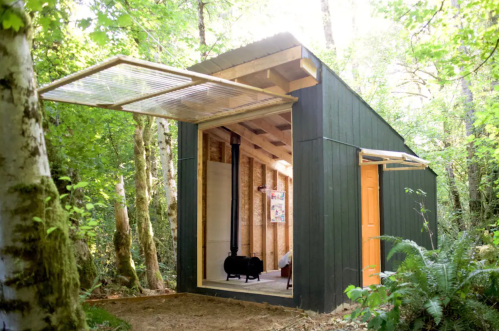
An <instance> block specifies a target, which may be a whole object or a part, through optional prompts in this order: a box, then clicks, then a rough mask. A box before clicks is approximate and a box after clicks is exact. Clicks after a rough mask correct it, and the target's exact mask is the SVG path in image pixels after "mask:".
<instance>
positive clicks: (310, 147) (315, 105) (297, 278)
mask: <svg viewBox="0 0 499 331" xmlns="http://www.w3.org/2000/svg"><path fill="white" fill-rule="evenodd" d="M293 96H296V97H298V101H297V102H296V103H295V104H294V105H293V114H292V115H293V174H294V175H293V194H294V196H293V217H294V220H295V222H294V224H293V242H294V243H295V245H293V297H294V303H295V305H296V306H297V307H301V308H303V309H310V310H314V311H324V307H325V297H326V296H325V293H324V288H325V277H326V274H325V270H324V268H325V265H324V259H325V256H324V234H325V233H326V231H325V229H324V225H325V224H324V207H323V202H324V199H323V198H322V196H323V194H322V192H323V187H324V181H323V174H324V161H323V159H322V157H323V153H322V150H323V139H322V87H321V85H320V84H319V85H316V86H313V87H310V88H306V89H302V90H299V91H295V92H293Z"/></svg>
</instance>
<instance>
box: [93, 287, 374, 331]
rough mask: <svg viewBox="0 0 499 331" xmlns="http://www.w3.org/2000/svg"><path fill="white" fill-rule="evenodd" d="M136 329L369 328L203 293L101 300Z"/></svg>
mask: <svg viewBox="0 0 499 331" xmlns="http://www.w3.org/2000/svg"><path fill="white" fill-rule="evenodd" d="M98 305H99V306H102V307H103V308H105V309H106V310H108V311H109V312H111V313H112V314H114V315H116V316H118V317H119V318H121V319H123V320H125V321H127V322H128V323H130V324H131V325H132V329H133V330H140V331H153V330H155V331H156V330H157V331H163V330H193V331H198V330H199V331H200V330H203V331H209V330H217V331H218V330H238V331H245V330H247V331H250V330H251V331H255V330H366V328H364V326H361V325H357V324H355V323H347V322H345V321H344V320H343V318H342V315H343V314H346V313H348V312H346V311H345V312H342V313H341V314H339V313H336V314H316V313H313V312H305V311H301V310H295V309H289V308H285V307H277V306H271V305H265V304H253V303H247V302H243V301H236V300H230V299H221V298H214V297H208V296H200V295H182V296H178V297H168V298H165V297H163V298H161V297H159V298H147V299H144V300H142V301H138V302H130V301H120V300H117V301H108V302H105V303H99V304H98Z"/></svg>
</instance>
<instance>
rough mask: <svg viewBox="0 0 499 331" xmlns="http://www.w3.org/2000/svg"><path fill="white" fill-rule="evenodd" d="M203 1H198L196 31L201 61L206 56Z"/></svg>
mask: <svg viewBox="0 0 499 331" xmlns="http://www.w3.org/2000/svg"><path fill="white" fill-rule="evenodd" d="M205 5H206V4H205V3H204V2H203V0H198V30H199V47H200V49H201V60H206V56H207V55H208V54H207V52H206V29H205V25H204V6H205Z"/></svg>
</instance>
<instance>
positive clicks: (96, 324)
mask: <svg viewBox="0 0 499 331" xmlns="http://www.w3.org/2000/svg"><path fill="white" fill-rule="evenodd" d="M83 310H84V311H85V315H86V317H87V324H88V326H89V327H90V329H91V330H99V329H100V328H104V327H109V328H111V329H112V330H116V331H124V330H131V329H132V326H131V325H130V324H128V323H127V322H125V321H123V320H121V319H119V318H118V317H116V316H114V315H113V314H111V313H110V312H108V311H107V310H105V309H104V308H102V307H98V306H92V305H89V304H84V305H83Z"/></svg>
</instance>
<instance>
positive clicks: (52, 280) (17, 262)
mask: <svg viewBox="0 0 499 331" xmlns="http://www.w3.org/2000/svg"><path fill="white" fill-rule="evenodd" d="M0 4H1V9H0V11H2V12H5V11H6V10H7V9H9V10H10V13H11V14H12V13H15V14H14V15H16V16H18V17H20V18H21V19H22V20H23V21H24V24H25V27H24V28H20V29H19V30H18V31H17V32H16V31H14V30H12V29H7V30H6V29H4V28H3V27H2V26H0V50H1V51H0V63H1V65H0V82H1V83H0V183H1V184H0V256H1V259H0V321H2V324H1V325H0V327H1V328H2V330H84V329H86V323H85V316H84V314H83V311H82V309H81V306H80V304H79V298H78V290H79V284H78V272H77V270H76V263H75V260H74V256H73V253H72V250H71V242H70V240H69V236H68V224H67V214H66V213H65V212H64V211H63V209H62V208H61V205H60V202H59V194H58V192H57V189H56V187H55V185H54V182H53V181H52V178H51V177H50V170H49V164H48V158H47V151H46V148H45V141H44V136H43V130H42V115H41V112H40V109H39V107H38V99H37V94H36V89H35V83H34V72H33V64H32V61H31V55H30V49H29V41H28V39H27V35H29V31H28V29H29V26H30V22H29V19H28V17H27V16H26V15H25V13H24V10H23V8H24V3H23V2H22V1H17V2H12V1H9V0H1V1H0ZM35 217H36V218H35Z"/></svg>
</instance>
